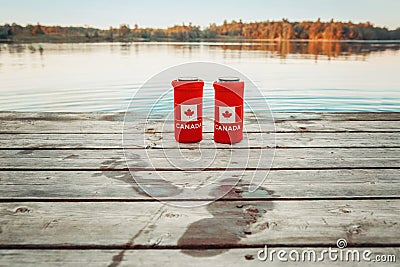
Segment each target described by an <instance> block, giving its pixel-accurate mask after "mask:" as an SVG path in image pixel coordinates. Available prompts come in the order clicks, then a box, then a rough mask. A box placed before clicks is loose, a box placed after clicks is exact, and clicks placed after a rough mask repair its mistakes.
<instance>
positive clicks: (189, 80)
mask: <svg viewBox="0 0 400 267" xmlns="http://www.w3.org/2000/svg"><path fill="white" fill-rule="evenodd" d="M198 80H199V78H197V77H178V81H179V82H195V81H198Z"/></svg>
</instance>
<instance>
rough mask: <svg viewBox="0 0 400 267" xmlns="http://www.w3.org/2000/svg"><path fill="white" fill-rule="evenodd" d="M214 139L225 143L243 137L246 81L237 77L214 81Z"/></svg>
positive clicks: (237, 140) (239, 139)
mask: <svg viewBox="0 0 400 267" xmlns="http://www.w3.org/2000/svg"><path fill="white" fill-rule="evenodd" d="M214 90H215V105H214V141H215V142H218V143H224V144H232V143H237V142H240V141H241V140H242V139H243V95H244V82H243V81H240V79H239V78H236V77H223V78H219V79H218V81H217V82H214Z"/></svg>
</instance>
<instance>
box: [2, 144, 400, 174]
mask: <svg viewBox="0 0 400 267" xmlns="http://www.w3.org/2000/svg"><path fill="white" fill-rule="evenodd" d="M125 153H126V156H127V158H128V160H129V166H130V167H131V168H132V169H135V170H153V169H158V170H177V169H178V168H179V166H178V167H177V165H176V164H177V160H179V159H180V160H182V156H181V153H182V155H183V156H184V157H186V158H187V159H189V160H198V159H199V157H200V155H201V154H200V152H199V150H191V149H186V150H185V149H181V150H176V149H172V150H168V149H164V150H161V149H147V150H125ZM202 153H203V154H202V156H203V158H202V159H201V160H198V161H197V162H198V163H193V162H192V163H191V165H190V168H188V169H185V170H199V169H201V170H203V169H205V168H204V166H207V168H206V169H210V170H212V169H224V170H225V169H238V168H240V169H243V168H244V167H246V168H261V169H262V168H269V167H270V166H269V164H268V162H267V161H266V160H265V159H268V157H271V158H272V156H274V154H273V153H274V151H273V150H271V149H260V150H258V149H255V150H254V149H253V150H251V149H250V150H245V149H218V150H209V151H208V152H207V150H203V152H202ZM231 157H232V158H231ZM149 159H151V161H150V160H149ZM261 159H263V160H261ZM186 164H187V163H186ZM186 166H187V165H186ZM399 166H400V148H374V149H370V148H364V149H360V148H329V149H326V148H300V149H291V148H288V149H276V150H275V156H274V161H273V164H272V168H273V169H316V168H325V169H326V168H398V167H399ZM181 167H182V166H181ZM126 168H127V165H126V160H125V155H124V152H123V151H122V150H2V151H1V154H0V170H10V169H26V170H49V169H69V170H80V169H86V170H87V169H93V170H106V169H118V170H120V169H126Z"/></svg>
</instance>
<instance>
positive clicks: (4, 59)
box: [0, 42, 400, 112]
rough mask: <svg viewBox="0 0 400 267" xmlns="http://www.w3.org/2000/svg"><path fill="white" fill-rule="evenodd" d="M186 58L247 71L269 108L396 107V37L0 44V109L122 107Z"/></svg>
mask: <svg viewBox="0 0 400 267" xmlns="http://www.w3.org/2000/svg"><path fill="white" fill-rule="evenodd" d="M39 46H41V47H43V51H42V53H41V52H40V51H39V49H38V48H39ZM192 61H207V62H216V63H222V64H226V65H228V66H230V67H232V68H235V69H236V70H238V71H240V72H242V73H243V74H245V75H247V76H248V77H249V78H250V79H251V80H252V81H253V82H254V83H255V84H256V85H257V86H258V87H259V88H260V90H261V91H262V92H263V94H264V95H265V97H266V98H267V100H268V102H269V105H270V107H271V109H272V110H273V111H274V112H301V111H326V112H348V111H378V112H385V111H400V43H362V42H357V43H345V42H321V43H318V42H313V43H307V42H283V43H281V42H266V43H244V44H238V43H223V44H221V43H132V44H121V43H97V44H41V45H39V44H33V45H28V44H27V45H15V44H14V45H7V44H0V110H3V111H69V112H71V111H74V112H75V111H82V112H86V111H125V110H126V107H127V105H128V104H129V101H130V100H131V98H132V96H133V94H134V92H135V90H137V89H138V88H140V86H141V85H142V84H143V83H144V82H145V81H146V80H147V79H149V78H150V77H151V76H153V75H155V74H157V73H158V72H160V71H162V70H164V69H166V68H168V67H170V66H173V65H177V64H181V63H185V62H192ZM166 89H168V88H162V87H161V88H151V89H149V90H152V93H154V92H160V94H162V93H163V92H164V91H165V90H166ZM206 95H207V94H206ZM207 96H208V97H210V95H207ZM151 100H152V99H150V97H149V99H146V97H144V98H143V99H140V100H139V101H140V103H142V104H143V105H146V103H148V102H149V101H151ZM168 101H171V99H169V100H168ZM169 104H170V103H166V104H165V107H166V108H167V107H169Z"/></svg>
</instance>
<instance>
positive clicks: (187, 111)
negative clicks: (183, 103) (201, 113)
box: [184, 108, 194, 117]
mask: <svg viewBox="0 0 400 267" xmlns="http://www.w3.org/2000/svg"><path fill="white" fill-rule="evenodd" d="M184 113H185V115H186V116H188V117H192V115H193V114H194V111H192V110H191V109H190V108H189V109H188V110H186V111H185V112H184Z"/></svg>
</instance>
